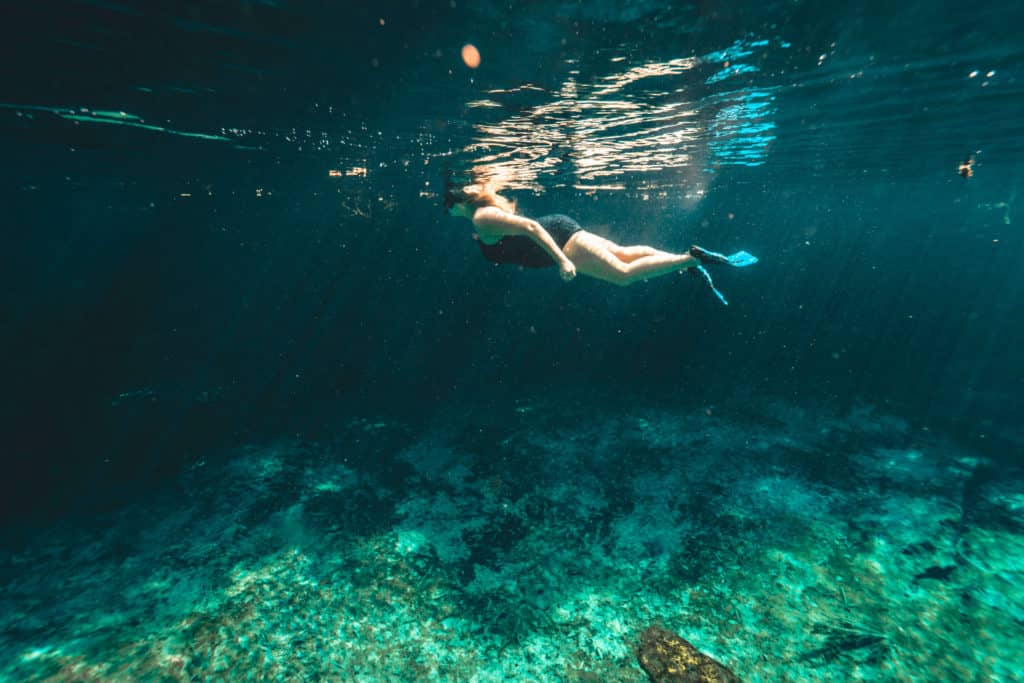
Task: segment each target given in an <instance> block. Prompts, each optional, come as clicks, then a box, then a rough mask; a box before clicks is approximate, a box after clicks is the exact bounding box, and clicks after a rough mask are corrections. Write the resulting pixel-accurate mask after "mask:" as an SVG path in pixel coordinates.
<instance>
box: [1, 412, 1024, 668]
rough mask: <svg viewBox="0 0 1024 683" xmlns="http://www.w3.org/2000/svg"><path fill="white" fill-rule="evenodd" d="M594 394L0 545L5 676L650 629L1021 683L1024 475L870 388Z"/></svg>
mask: <svg viewBox="0 0 1024 683" xmlns="http://www.w3.org/2000/svg"><path fill="white" fill-rule="evenodd" d="M634 405H635V404H634ZM585 408H586V409H585V410H584V406H581V405H580V404H578V403H573V402H572V401H565V400H561V401H558V402H549V403H545V402H541V401H534V402H530V401H523V402H521V403H518V404H516V405H514V406H510V407H509V408H508V410H507V411H505V412H504V413H501V414H499V415H497V416H496V415H495V414H494V413H493V412H492V413H489V414H487V415H486V416H482V415H479V414H476V413H474V411H473V410H472V409H470V408H468V407H467V408H465V409H463V410H461V411H453V412H452V413H451V414H449V415H446V416H445V418H444V420H445V421H444V423H443V424H435V425H432V426H431V427H430V428H429V429H423V428H417V429H413V428H412V427H410V426H409V425H406V424H402V423H400V422H396V421H393V420H390V419H387V418H383V417H380V416H373V415H364V416H359V417H353V416H348V417H345V418H342V419H340V420H339V428H338V436H337V438H336V439H335V440H334V441H332V442H331V443H308V442H295V441H282V442H279V443H275V444H266V445H260V446H252V447H249V448H245V449H240V450H238V451H235V452H232V453H228V454H223V453H222V454H211V455H210V457H208V458H207V460H206V461H204V462H201V463H199V464H197V465H196V466H195V467H193V468H192V469H191V470H190V471H189V472H187V473H186V474H185V475H183V476H182V477H181V478H180V480H179V481H177V482H173V483H169V485H168V491H166V492H165V493H164V494H162V495H159V496H150V497H149V498H148V500H147V501H146V502H145V503H141V504H138V505H134V506H132V507H131V508H129V509H125V510H123V511H121V512H119V513H118V514H116V515H113V516H108V517H105V518H103V519H89V520H82V519H79V520H74V521H72V522H67V523H64V524H63V525H61V526H60V527H58V528H53V529H51V530H48V531H46V532H45V533H42V534H40V535H39V536H38V537H37V538H36V539H35V541H34V543H33V544H32V545H31V547H29V548H22V549H19V551H18V552H17V553H15V554H11V553H10V552H4V554H3V555H2V556H0V568H2V570H3V576H4V584H5V586H4V590H3V591H2V592H0V678H4V679H7V680H11V681H100V680H103V681H148V680H172V681H179V680H180V681H196V680H198V681H205V680H218V681H223V680H228V681H233V680H281V681H290V680H337V681H429V680H443V681H604V682H607V681H644V680H646V676H645V674H644V673H643V671H642V670H641V669H640V667H639V665H638V663H637V658H636V648H637V644H638V640H639V634H640V632H641V631H643V629H645V628H646V627H648V626H649V625H651V624H659V625H661V626H663V627H665V628H668V629H670V630H672V631H674V632H676V633H678V634H679V635H681V636H683V637H684V638H686V639H688V640H689V641H690V642H692V643H693V644H694V645H696V646H697V647H699V648H700V649H701V650H703V651H704V652H706V653H708V654H710V655H712V656H713V657H715V658H716V659H718V660H719V661H721V662H722V663H724V664H725V665H726V666H728V667H729V668H730V669H732V670H733V671H734V672H735V673H736V674H737V675H739V676H740V677H741V678H742V679H743V680H745V681H766V682H768V681H770V682H773V683H775V682H778V681H861V680H863V681H939V680H963V681H1010V680H1020V679H1019V678H1017V677H1018V676H1019V675H1020V674H1019V672H1021V671H1024V648H1022V647H1021V646H1020V644H1021V643H1024V472H1022V471H1019V470H1018V471H1007V469H1006V467H1005V466H996V465H995V464H993V463H992V462H990V461H988V460H987V459H986V458H984V457H981V456H980V455H978V454H975V453H971V452H968V451H965V450H963V449H961V448H958V447H957V446H955V445H954V444H953V443H951V442H950V441H948V440H946V439H944V438H943V437H942V436H941V435H938V434H936V433H934V432H932V431H928V430H926V429H923V428H921V427H915V426H912V425H910V424H908V423H907V422H905V421H904V420H902V419H900V418H899V417H896V416H892V415H885V414H882V413H880V412H878V411H876V410H874V409H872V408H871V407H867V406H865V407H861V408H859V409H856V410H854V411H852V412H851V413H848V414H844V415H835V414H827V412H826V411H824V409H818V408H815V409H812V408H810V407H806V406H805V407H797V406H794V405H788V404H782V403H778V402H774V401H769V400H762V401H760V402H758V403H756V404H754V403H750V402H747V403H746V404H745V405H744V406H743V407H742V409H741V408H739V407H734V408H733V409H729V408H725V407H720V408H717V409H713V410H712V409H709V410H703V409H701V410H684V409H679V410H666V409H664V408H658V407H649V408H643V407H639V406H635V407H633V408H631V409H630V410H629V411H628V412H625V413H623V412H622V411H621V410H619V411H617V412H613V411H612V410H611V408H610V407H609V408H607V409H602V408H601V407H599V406H598V407H595V406H592V405H590V406H585ZM815 411H817V412H815Z"/></svg>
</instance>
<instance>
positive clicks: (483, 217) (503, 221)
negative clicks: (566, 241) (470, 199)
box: [473, 206, 576, 280]
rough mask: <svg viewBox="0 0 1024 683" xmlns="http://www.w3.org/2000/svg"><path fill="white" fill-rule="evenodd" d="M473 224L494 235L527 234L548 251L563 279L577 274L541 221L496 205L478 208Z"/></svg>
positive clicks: (568, 278) (574, 267) (569, 278)
mask: <svg viewBox="0 0 1024 683" xmlns="http://www.w3.org/2000/svg"><path fill="white" fill-rule="evenodd" d="M473 225H474V226H476V227H477V228H478V229H480V231H481V232H484V233H491V234H493V235H501V236H503V237H504V236H506V235H526V236H527V237H529V238H530V239H532V240H533V241H534V242H536V243H537V244H539V245H540V246H541V247H543V248H544V251H546V252H548V254H549V255H550V256H551V258H552V259H554V261H555V263H557V264H558V267H559V269H560V270H561V272H562V279H564V280H571V279H572V278H573V277H575V276H576V266H574V265H573V263H572V261H570V260H569V258H568V257H567V256H566V255H565V254H564V253H563V252H562V250H561V248H560V247H559V246H558V244H556V243H555V240H554V239H553V238H552V237H551V235H550V233H548V231H547V230H545V229H544V226H542V225H541V224H540V223H538V222H537V221H535V220H531V219H529V218H525V217H523V216H517V215H515V214H513V213H509V212H508V211H503V210H501V209H499V208H498V207H496V206H487V207H484V208H482V209H477V211H476V213H474V214H473Z"/></svg>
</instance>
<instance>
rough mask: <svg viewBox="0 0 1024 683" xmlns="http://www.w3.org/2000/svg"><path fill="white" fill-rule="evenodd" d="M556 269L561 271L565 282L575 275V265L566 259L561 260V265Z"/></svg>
mask: <svg viewBox="0 0 1024 683" xmlns="http://www.w3.org/2000/svg"><path fill="white" fill-rule="evenodd" d="M558 269H559V270H560V271H561V275H562V279H563V280H565V281H566V282H568V281H569V280H571V279H573V278H574V277H576V266H575V265H573V262H572V261H570V260H568V259H566V260H565V261H562V265H560V266H559V267H558Z"/></svg>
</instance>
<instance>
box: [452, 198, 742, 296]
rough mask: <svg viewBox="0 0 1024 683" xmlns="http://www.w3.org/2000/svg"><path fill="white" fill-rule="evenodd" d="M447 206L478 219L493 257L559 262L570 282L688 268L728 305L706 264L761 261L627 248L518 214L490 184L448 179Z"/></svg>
mask: <svg viewBox="0 0 1024 683" xmlns="http://www.w3.org/2000/svg"><path fill="white" fill-rule="evenodd" d="M444 206H445V210H446V211H447V212H448V214H449V215H451V216H461V217H462V218H466V219H468V220H470V221H471V222H472V223H473V228H474V229H475V230H476V234H475V235H474V238H475V239H476V240H477V242H478V243H479V244H480V251H481V252H483V255H484V257H485V258H486V259H488V260H489V261H493V262H494V263H510V264H515V265H520V266H524V267H526V268H546V267H549V266H553V265H556V264H557V265H558V268H559V271H560V272H561V276H562V279H563V280H566V281H568V280H571V279H573V278H574V277H576V273H577V272H579V273H582V274H583V275H588V276H590V277H593V278H597V279H598V280H604V281H605V282H611V283H612V284H616V285H620V286H623V287H624V286H627V285H631V284H633V283H634V282H640V281H642V280H649V279H651V278H655V277H660V276H662V275H668V274H669V273H676V272H680V271H687V272H689V273H692V274H693V275H695V276H697V277H698V278H700V280H701V281H702V282H703V283H704V284H705V285H707V286H708V287H709V288H710V289H711V291H713V292H714V293H715V295H716V296H717V297H718V298H719V299H720V300H721V302H722V303H723V304H725V305H727V306H728V305H729V302H728V301H726V300H725V297H724V296H722V294H721V292H719V291H718V290H717V289H715V286H714V284H713V282H712V280H711V275H710V274H709V273H708V271H707V270H706V269H705V268H704V266H706V265H729V266H737V267H742V266H749V265H753V264H754V263H757V257H755V256H752V255H750V254H748V253H747V252H745V251H740V252H736V253H735V254H733V255H731V256H725V255H724V254H718V253H715V252H712V251H707V250H705V249H702V248H700V247H697V246H694V247H690V250H689V252H688V253H685V254H672V253H669V252H666V251H660V250H658V249H655V248H653V247H647V246H622V245H619V244H616V243H615V242H612V241H611V240H607V239H605V238H603V237H600V236H598V235H595V234H593V233H591V232H587V231H586V230H584V229H583V228H581V227H580V226H579V224H578V223H577V222H576V221H574V220H573V219H571V218H569V217H568V216H563V215H561V214H553V215H550V216H542V217H540V218H538V219H537V220H532V219H530V218H526V217H524V216H520V215H518V214H516V207H515V204H513V203H512V202H511V201H509V200H508V199H506V198H505V197H502V196H501V195H500V194H498V193H497V192H495V191H494V189H492V188H491V187H489V186H488V185H486V184H474V185H466V186H465V187H458V186H456V185H455V184H453V183H452V182H451V180H450V178H446V181H445V194H444Z"/></svg>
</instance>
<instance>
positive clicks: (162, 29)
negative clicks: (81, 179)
mask: <svg viewBox="0 0 1024 683" xmlns="http://www.w3.org/2000/svg"><path fill="white" fill-rule="evenodd" d="M424 5H425V6H420V4H419V3H417V4H416V7H415V8H414V9H412V10H407V9H406V8H405V7H404V6H403V5H402V4H401V3H392V4H389V5H387V6H385V7H381V8H377V9H375V10H373V11H370V10H368V9H359V10H348V9H346V10H337V11H336V13H335V14H333V15H332V16H330V15H329V18H327V19H325V18H324V17H323V16H320V15H317V14H315V13H313V12H312V11H311V10H310V9H309V8H307V6H305V5H303V4H291V3H239V4H238V5H224V6H219V7H211V6H209V5H200V4H195V5H186V6H185V7H184V8H180V7H171V6H168V7H166V8H165V10H164V11H163V12H160V11H158V10H156V9H155V8H151V7H145V8H143V7H142V6H136V5H132V4H116V3H97V2H89V3H81V4H78V5H75V6H68V7H65V8H64V12H63V13H62V14H63V16H60V17H59V18H57V19H56V20H55V21H53V22H49V21H47V22H45V23H43V18H44V17H43V16H42V14H41V13H43V12H45V11H46V10H43V9H33V8H31V7H21V8H17V9H15V10H14V11H15V13H16V14H24V15H26V16H25V17H22V18H24V19H27V20H28V21H32V20H34V21H38V22H40V23H39V24H38V25H37V26H36V28H37V29H40V30H41V31H42V33H43V35H37V36H33V38H32V40H33V46H32V49H31V50H27V49H26V50H24V51H25V52H32V53H34V56H36V57H37V58H38V59H39V60H40V61H41V63H40V64H39V66H40V67H41V69H49V70H50V75H52V78H49V79H44V80H41V79H39V78H37V76H38V75H39V74H40V72H39V71H36V70H34V69H31V68H30V69H27V70H26V71H23V72H22V71H18V72H17V73H14V74H12V76H13V81H14V83H15V87H13V88H8V89H7V92H6V95H5V97H6V98H7V101H5V102H3V103H2V105H0V117H2V119H0V120H2V121H3V123H4V125H5V128H6V129H7V131H8V133H11V134H13V133H17V134H18V135H28V136H35V137H38V138H41V139H45V138H46V137H47V136H48V135H50V134H52V135H53V136H55V137H59V138H61V139H65V140H67V141H68V142H69V143H70V144H74V143H75V142H76V141H77V142H79V143H81V144H104V143H114V142H115V141H116V140H117V138H118V135H117V133H115V132H112V131H107V132H103V131H99V130H82V129H92V128H99V127H110V126H113V125H120V126H125V127H132V128H136V129H139V130H142V131H146V132H147V133H148V134H150V135H152V136H186V137H190V138H194V139H200V140H204V141H206V142H208V143H210V144H211V145H212V144H222V145H223V146H224V148H225V151H224V152H222V153H224V154H227V153H228V150H243V151H252V152H253V153H257V154H263V155H274V156H294V155H301V156H303V157H305V158H307V159H310V160H312V159H318V160H320V161H321V162H322V163H326V164H330V165H332V166H336V167H337V168H336V169H335V170H338V171H340V172H341V174H340V175H341V176H342V177H344V176H349V177H351V176H358V177H361V178H364V179H365V183H366V184H367V185H372V186H373V187H375V188H376V189H378V190H379V188H380V185H381V183H380V179H379V178H377V177H376V176H377V175H378V174H379V172H381V171H386V170H388V169H392V168H393V167H394V165H398V167H399V168H401V169H402V170H403V172H404V171H405V170H406V169H408V170H409V171H410V172H412V173H415V174H418V175H422V176H423V179H424V188H425V190H424V194H425V195H428V194H429V192H430V189H429V187H428V186H427V185H426V183H427V182H428V181H429V180H430V179H431V178H436V176H437V174H436V173H435V170H436V164H437V163H439V162H440V163H443V164H455V165H457V166H465V165H470V166H472V167H474V168H476V169H477V170H478V171H479V172H481V173H482V175H484V176H486V177H492V178H495V179H498V180H500V181H501V182H503V183H505V184H507V186H508V187H510V188H511V189H530V190H533V191H537V192H541V191H545V190H554V189H561V188H575V189H578V190H583V191H588V192H614V191H621V190H643V191H646V192H653V193H655V194H657V193H661V195H662V196H665V194H666V193H668V192H673V193H677V191H678V193H682V195H683V196H685V197H686V198H688V199H690V200H695V199H697V198H699V197H700V196H701V195H702V194H703V193H704V192H706V190H707V184H708V182H709V179H710V177H712V176H713V175H714V172H715V170H716V169H718V168H721V167H722V166H729V165H747V166H755V165H760V164H764V163H766V162H767V161H768V160H769V159H772V161H773V162H774V163H775V164H776V165H777V168H778V169H779V171H781V172H798V173H800V174H801V176H802V179H804V180H806V179H807V178H808V176H810V177H817V178H822V179H827V178H829V177H834V175H835V174H837V173H839V172H843V171H845V172H858V171H864V172H872V171H877V170H880V169H884V170H886V171H894V172H895V171H898V172H914V171H917V172H918V173H920V172H924V171H926V170H927V169H925V168H914V163H913V160H914V159H915V158H916V157H919V156H922V155H923V156H928V157H930V156H932V155H935V152H936V150H937V149H941V150H942V154H943V155H944V157H949V156H950V155H952V156H953V159H954V160H956V159H957V157H959V156H960V155H962V154H965V153H966V152H967V151H968V150H973V149H976V148H983V149H984V152H985V154H986V156H987V157H988V158H989V160H990V161H1001V160H1003V159H1006V158H1011V157H1012V155H1013V154H1015V153H1017V152H1019V151H1020V145H1021V143H1020V142H1019V140H1020V139H1021V133H1022V132H1024V130H1022V127H1021V124H1020V119H1021V117H1020V116H1017V115H1015V114H1014V111H1015V108H1014V106H1013V103H1014V102H1016V98H1018V97H1019V96H1020V93H1021V87H1022V86H1021V83H1020V80H1019V79H1018V72H1019V63H1020V51H1019V45H1018V43H1017V42H1016V41H1014V40H1012V34H1011V32H1010V29H1008V28H1005V26H1007V25H1009V24H1012V23H1013V22H1011V21H1001V20H1004V19H1005V18H1006V16H1013V15H1014V12H1016V13H1018V14H1019V10H1009V9H1004V8H1000V7H996V6H995V5H994V4H993V5H992V6H991V7H986V6H982V7H979V8H974V7H971V8H967V7H960V6H958V5H956V4H953V3H950V4H948V5H947V6H945V7H944V8H941V9H940V8H937V7H932V6H931V5H927V6H925V5H921V6H915V8H914V9H907V8H904V9H902V10H893V9H892V8H888V7H885V8H883V7H881V6H879V7H878V8H871V7H868V6H858V7H853V8H845V9H844V8H831V9H827V8H818V9H815V8H813V7H810V6H808V5H800V4H797V5H790V4H787V5H779V6H765V7H763V8H757V9H755V8H753V7H748V8H745V9H743V8H736V9H726V8H724V7H718V6H715V5H710V6H701V7H700V8H694V7H691V6H681V7H680V8H678V9H672V10H668V9H661V8H658V7H656V6H654V5H647V4H645V3H639V4H636V5H630V7H631V8H630V9H621V10H618V9H613V8H611V7H607V8H605V7H603V6H602V5H601V4H599V3H583V4H581V5H579V6H577V5H576V4H575V3H556V4H553V5H551V11H550V14H549V13H548V11H547V10H545V11H541V10H540V9H539V8H537V7H532V6H529V5H524V6H521V7H514V8H512V9H511V11H507V10H506V9H505V8H503V7H502V8H499V7H498V6H497V5H488V4H486V3H485V4H481V5H478V6H475V7H471V8H468V9H467V10H465V11H462V10H459V12H455V11H454V10H450V9H449V8H443V7H434V6H433V5H432V4H431V3H424ZM883 9H884V10H887V11H886V12H883V11H882V10H883ZM943 12H944V13H945V15H944V14H942V13H943ZM894 13H895V14H894ZM328 14H329V13H328ZM946 15H948V16H946ZM887 19H891V21H889V20H887ZM929 19H933V21H929ZM940 19H941V21H940ZM417 22H419V23H417ZM17 25H18V24H17V23H12V24H10V26H17ZM413 26H416V27H420V26H422V28H423V30H414V29H413V28H411V27H413ZM725 27H733V29H732V30H733V35H729V33H728V30H727V29H726V28H725ZM1001 32H1005V33H1004V34H1003V35H1000V33H1001ZM8 38H9V40H10V41H13V42H14V43H16V44H17V43H23V42H24V41H25V40H26V38H25V37H24V36H9V37H8ZM469 40H475V41H476V42H478V43H479V44H480V49H481V51H482V53H483V66H482V67H481V68H480V69H479V70H477V71H475V72H474V71H470V70H468V69H466V68H465V67H463V66H462V64H461V63H460V62H459V60H458V49H459V46H460V45H461V43H462V42H464V41H469ZM54 71H56V72H57V73H56V74H53V72H54ZM44 73H45V72H44ZM169 76H173V77H172V78H168V77H169ZM364 77H365V78H364ZM1017 113H1019V111H1018V112H1017ZM70 126H74V129H71V130H69V127H70ZM143 140H144V139H143V138H134V139H132V141H133V144H141V143H142V142H143ZM203 153H204V154H218V153H221V152H217V151H216V150H214V149H205V150H203ZM936 156H938V155H936ZM430 163H434V164H435V166H434V167H431V168H424V166H425V165H429V164H430ZM364 168H365V169H368V172H367V173H365V174H364V173H363V172H362V171H361V170H358V169H364ZM385 175H386V174H385Z"/></svg>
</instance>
